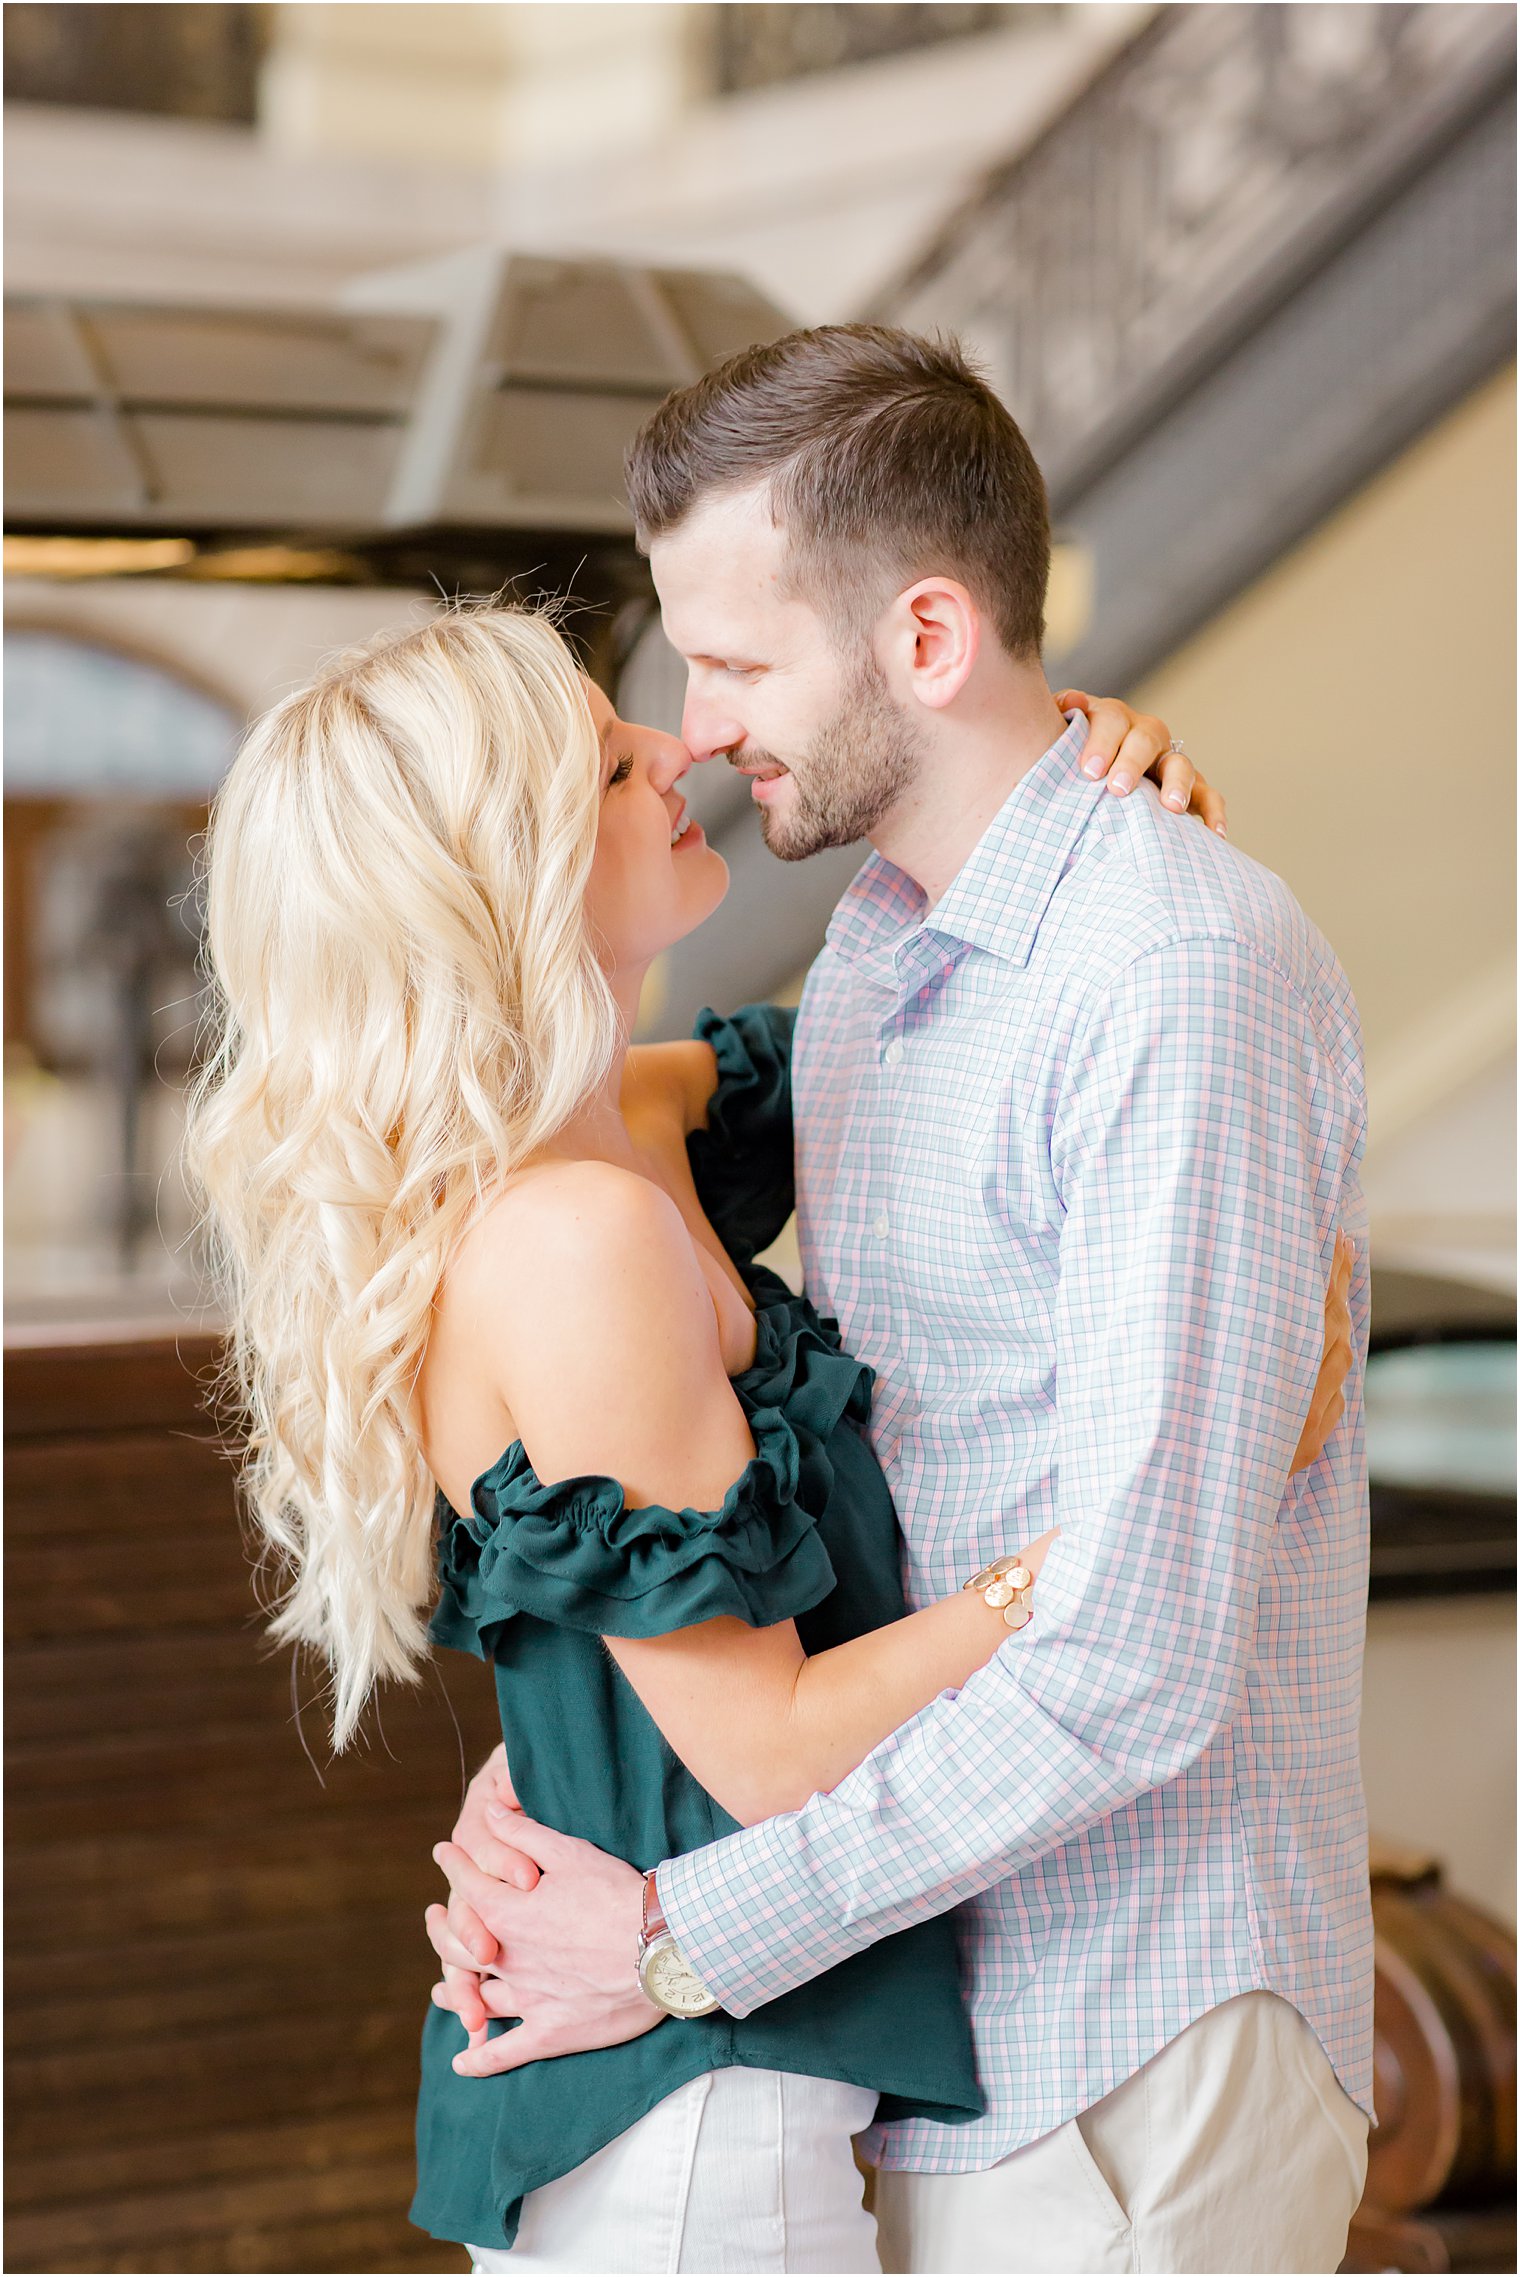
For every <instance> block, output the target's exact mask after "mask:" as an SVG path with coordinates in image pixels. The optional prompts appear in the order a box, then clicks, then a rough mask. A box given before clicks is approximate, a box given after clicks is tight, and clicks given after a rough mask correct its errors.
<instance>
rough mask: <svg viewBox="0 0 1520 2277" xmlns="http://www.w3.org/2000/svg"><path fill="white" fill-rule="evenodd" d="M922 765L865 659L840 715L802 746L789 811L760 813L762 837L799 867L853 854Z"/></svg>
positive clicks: (913, 740) (876, 671) (874, 666)
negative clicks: (837, 851) (843, 851)
mask: <svg viewBox="0 0 1520 2277" xmlns="http://www.w3.org/2000/svg"><path fill="white" fill-rule="evenodd" d="M767 756H768V754H766V753H764V752H755V753H753V754H751V757H752V758H755V759H760V760H762V761H763V760H764V759H765V758H766V757H767ZM922 762H923V747H922V745H921V744H920V742H919V741H918V739H917V737H916V736H915V735H914V734H913V732H912V729H911V728H910V726H909V724H908V722H907V720H906V719H905V718H904V717H903V715H902V713H901V712H900V711H898V709H897V707H896V706H895V705H894V703H893V702H892V699H891V696H890V695H889V694H888V692H887V683H886V679H885V676H884V675H883V673H882V670H881V667H880V665H879V664H878V663H877V661H876V659H875V657H874V656H872V655H871V654H870V652H869V651H867V653H866V655H865V657H864V659H863V660H862V662H861V663H860V664H859V665H858V666H857V668H856V671H855V676H854V678H853V680H852V681H851V683H850V685H849V687H848V688H847V689H846V691H845V694H844V697H843V699H842V700H841V702H840V706H839V709H838V710H837V711H836V712H835V714H834V716H833V718H832V719H831V720H829V721H828V722H827V723H826V724H825V725H824V726H823V727H821V728H820V729H819V731H818V733H817V734H816V735H815V736H814V738H813V740H812V742H811V744H810V745H809V746H808V749H807V752H806V753H805V755H804V757H803V759H802V761H801V767H802V769H803V770H804V771H803V772H800V773H793V774H792V798H791V811H790V812H789V813H787V814H779V813H777V812H776V811H775V809H774V808H772V807H768V806H762V807H761V809H760V832H761V836H762V837H763V838H764V840H765V843H766V845H767V846H768V847H769V848H770V851H771V852H772V853H773V854H775V855H777V856H779V858H780V859H781V860H782V861H783V862H802V861H806V859H807V857H808V855H809V854H818V853H821V852H822V851H823V849H824V847H825V846H853V845H854V843H855V841H856V840H857V839H858V838H864V837H865V836H866V835H867V834H868V832H870V831H871V830H874V828H875V827H876V825H877V823H878V822H880V821H881V819H882V817H883V815H885V814H887V813H889V812H890V810H891V809H892V808H893V807H894V806H895V805H896V804H897V802H898V800H899V799H900V798H901V797H902V796H903V794H904V792H905V791H907V790H908V789H909V788H910V786H911V785H912V784H913V782H914V781H915V780H916V779H917V776H918V770H919V767H920V766H921V764H922ZM789 772H790V770H789Z"/></svg>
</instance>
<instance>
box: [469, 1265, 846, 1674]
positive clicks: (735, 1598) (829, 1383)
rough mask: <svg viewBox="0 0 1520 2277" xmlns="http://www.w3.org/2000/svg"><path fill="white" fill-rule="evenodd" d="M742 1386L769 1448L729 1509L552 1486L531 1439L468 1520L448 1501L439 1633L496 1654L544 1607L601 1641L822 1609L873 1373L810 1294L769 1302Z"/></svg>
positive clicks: (758, 1448)
mask: <svg viewBox="0 0 1520 2277" xmlns="http://www.w3.org/2000/svg"><path fill="white" fill-rule="evenodd" d="M757 1330H758V1337H759V1344H758V1349H757V1355H756V1362H755V1366H754V1367H753V1368H752V1369H750V1370H748V1371H747V1372H746V1375H745V1376H744V1377H743V1378H742V1379H739V1380H738V1382H737V1383H736V1389H738V1390H739V1391H740V1393H741V1397H742V1399H743V1405H744V1407H745V1410H746V1413H747V1415H748V1418H749V1424H750V1431H751V1434H752V1436H753V1438H754V1441H755V1453H754V1456H753V1458H752V1460H751V1461H750V1462H749V1463H748V1464H747V1465H746V1466H745V1468H744V1470H743V1471H742V1473H741V1474H740V1476H739V1477H738V1478H737V1479H736V1480H735V1481H734V1484H733V1485H732V1486H731V1487H730V1489H729V1491H728V1493H727V1494H726V1495H725V1497H724V1499H723V1502H722V1505H721V1507H720V1508H718V1509H716V1510H670V1509H666V1508H665V1507H664V1506H663V1505H661V1504H658V1503H656V1504H649V1505H647V1506H646V1507H645V1508H643V1509H641V1510H631V1509H630V1508H629V1507H628V1504H627V1501H626V1499H625V1497H624V1494H623V1490H622V1488H621V1486H619V1484H618V1483H617V1481H616V1480H615V1479H610V1478H597V1477H585V1478H572V1479H561V1480H559V1481H557V1482H556V1483H555V1484H553V1485H550V1486H546V1485H545V1484H544V1483H543V1481H542V1480H541V1479H540V1478H539V1477H538V1476H537V1474H536V1472H535V1471H534V1469H533V1466H532V1465H531V1463H530V1462H529V1461H528V1458H527V1454H526V1452H525V1451H524V1449H523V1447H522V1446H521V1444H520V1443H519V1444H517V1445H514V1446H512V1447H510V1448H508V1450H507V1452H506V1453H505V1454H504V1455H503V1456H502V1458H501V1460H500V1461H499V1462H498V1463H497V1464H495V1465H494V1466H493V1468H492V1469H490V1470H488V1471H486V1472H485V1473H484V1474H483V1475H482V1476H481V1477H480V1478H479V1479H477V1481H476V1483H475V1488H474V1492H473V1494H472V1496H471V1508H470V1510H469V1512H468V1514H467V1515H461V1513H459V1512H458V1511H456V1510H454V1509H452V1508H451V1506H450V1505H449V1504H448V1503H447V1502H444V1501H442V1500H441V1499H440V1503H439V1513H440V1519H441V1525H440V1530H439V1543H438V1564H439V1578H440V1580H441V1583H442V1591H441V1595H440V1597H439V1601H438V1607H437V1610H436V1612H435V1614H434V1616H433V1622H432V1634H433V1637H434V1639H435V1641H436V1642H437V1643H439V1644H444V1645H451V1646H453V1647H455V1648H456V1649H457V1650H460V1651H464V1652H472V1653H475V1654H477V1655H478V1656H479V1657H480V1658H481V1659H485V1660H488V1659H490V1658H491V1657H492V1653H493V1650H494V1647H495V1644H496V1641H497V1639H498V1638H499V1637H500V1635H501V1632H502V1630H503V1629H504V1627H505V1625H506V1624H507V1622H508V1621H510V1620H512V1619H513V1618H514V1616H516V1615H518V1614H523V1613H525V1614H531V1615H533V1616H535V1617H536V1618H537V1619H539V1620H542V1621H548V1622H551V1623H553V1624H555V1625H556V1626H558V1627H561V1628H571V1629H582V1630H587V1631H590V1632H591V1633H593V1634H595V1635H598V1636H612V1637H657V1636H667V1635H669V1634H670V1633H671V1632H672V1631H673V1630H676V1629H685V1628H691V1627H692V1626H694V1625H695V1623H697V1622H698V1621H711V1620H714V1619H716V1618H717V1617H718V1616H719V1615H720V1614H731V1615H733V1616H735V1617H736V1618H737V1619H739V1620H741V1621H744V1622H746V1623H747V1624H748V1625H749V1626H750V1627H752V1628H768V1627H770V1626H771V1625H772V1624H773V1623H775V1622H777V1621H784V1620H788V1619H791V1618H794V1617H795V1616H796V1615H797V1614H800V1613H806V1612H808V1611H810V1610H811V1608H812V1607H813V1606H815V1605H817V1604H820V1603H821V1602H822V1600H823V1599H824V1598H825V1597H827V1596H828V1594H829V1592H830V1590H831V1589H832V1588H833V1587H834V1579H835V1576H834V1568H833V1565H832V1563H831V1561H830V1558H829V1554H828V1551H827V1549H826V1548H825V1546H824V1543H823V1540H822V1537H821V1536H820V1534H819V1532H818V1521H819V1519H820V1517H821V1516H822V1514H823V1512H824V1511H825V1509H826V1508H827V1505H828V1498H829V1495H830V1493H831V1492H832V1490H833V1485H834V1467H833V1464H832V1462H831V1461H830V1459H829V1452H828V1440H829V1437H830V1435H831V1434H832V1432H833V1430H834V1428H835V1426H836V1425H837V1424H838V1422H839V1421H840V1419H841V1418H842V1417H843V1416H845V1415H847V1414H848V1415H851V1416H853V1417H854V1418H855V1419H856V1420H858V1421H863V1420H864V1418H865V1417H866V1415H868V1414H869V1412H870V1389H871V1372H870V1370H869V1369H868V1368H866V1367H863V1366H862V1365H861V1364H860V1363H859V1362H857V1361H854V1360H851V1359H848V1358H847V1357H846V1356H845V1355H844V1354H843V1353H842V1352H840V1350H839V1349H838V1347H837V1345H836V1344H834V1343H833V1342H832V1341H831V1339H830V1338H829V1336H828V1333H827V1330H826V1329H825V1328H824V1325H823V1324H822V1323H820V1322H818V1321H817V1320H816V1319H815V1317H814V1316H813V1315H811V1313H809V1312H808V1310H807V1308H806V1307H805V1306H804V1305H803V1304H802V1303H801V1302H800V1301H794V1302H793V1304H792V1305H791V1306H778V1307H776V1308H775V1309H774V1310H771V1311H768V1312H765V1311H763V1312H762V1313H761V1315H760V1317H759V1320H758V1322H757Z"/></svg>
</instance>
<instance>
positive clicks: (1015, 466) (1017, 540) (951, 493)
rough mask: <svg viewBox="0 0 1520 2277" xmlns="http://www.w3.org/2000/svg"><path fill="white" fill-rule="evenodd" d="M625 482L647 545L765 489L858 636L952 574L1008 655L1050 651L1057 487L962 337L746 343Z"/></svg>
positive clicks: (807, 566) (679, 394)
mask: <svg viewBox="0 0 1520 2277" xmlns="http://www.w3.org/2000/svg"><path fill="white" fill-rule="evenodd" d="M627 474H628V495H629V497H630V499H631V500H632V502H633V513H634V522H635V525H636V528H637V531H638V538H639V543H640V545H641V546H643V547H644V548H645V549H646V550H647V548H648V546H649V544H650V541H651V540H652V539H654V538H658V537H663V536H664V535H665V534H666V533H667V532H668V531H670V530H673V529H675V528H676V527H677V526H678V525H679V524H680V523H681V522H683V521H684V520H685V518H686V516H687V515H688V514H689V513H690V512H691V510H692V508H693V507H694V506H695V505H696V504H697V502H698V501H699V499H702V498H705V497H707V496H709V495H710V494H712V493H714V492H718V491H724V490H740V489H747V488H749V487H750V486H751V485H753V484H756V483H760V482H768V483H769V486H770V503H771V509H772V512H773V513H774V515H775V518H776V520H777V522H778V523H779V524H780V525H781V527H782V528H783V529H784V530H785V532H786V537H787V545H788V551H789V554H790V558H791V563H792V574H793V576H794V577H795V579H796V581H797V583H798V585H799V587H800V589H801V590H803V591H804V592H805V593H806V594H807V595H808V596H809V598H816V597H819V596H822V597H824V599H823V603H822V605H824V606H825V607H826V608H828V609H829V610H830V611H832V612H835V613H838V612H840V611H841V609H842V611H843V613H844V614H845V615H846V616H847V617H849V618H852V619H853V620H854V621H855V623H856V624H857V625H859V624H862V623H869V622H870V621H872V620H873V619H874V617H875V616H876V614H877V613H878V611H879V610H880V609H881V608H882V607H884V606H885V603H886V600H887V598H888V591H887V586H888V582H889V580H890V579H892V578H896V579H897V580H898V582H899V587H900V586H901V585H904V584H910V583H912V581H913V580H914V579H915V578H918V577H928V576H932V575H934V574H936V573H938V574H940V575H945V576H953V577H955V578H957V579H959V581H960V582H961V583H962V584H963V585H965V586H966V587H967V589H968V590H969V591H970V593H971V594H972V596H973V598H974V599H975V600H976V601H977V602H979V603H980V605H981V606H982V607H983V608H984V609H985V610H986V611H987V612H988V614H989V616H990V617H991V619H992V622H993V624H994V625H995V627H996V628H997V633H998V637H999V639H1000V640H1001V641H1002V643H1003V646H1004V647H1005V648H1006V649H1007V650H1008V651H1009V653H1010V655H1013V656H1016V657H1031V656H1038V654H1039V651H1040V643H1041V640H1042V638H1043V636H1044V629H1045V625H1044V618H1045V587H1046V582H1047V580H1048V578H1049V575H1050V512H1049V508H1048V506H1047V504H1046V499H1045V484H1044V482H1043V480H1042V479H1041V475H1040V470H1039V468H1038V467H1037V466H1036V465H1035V462H1034V458H1033V456H1032V454H1031V452H1030V449H1029V445H1028V444H1027V443H1026V442H1025V440H1024V438H1023V436H1022V435H1021V434H1020V433H1019V430H1018V428H1017V427H1016V426H1015V424H1014V422H1013V420H1012V418H1011V417H1010V415H1009V413H1008V411H1007V409H1006V408H1005V406H1004V405H1003V404H1001V403H1000V402H999V401H998V399H997V397H996V396H995V395H994V394H993V392H992V390H991V388H989V387H988V386H987V384H986V382H985V381H984V380H983V379H982V378H981V377H980V376H979V374H978V373H977V372H976V371H975V370H974V369H973V368H972V366H971V364H970V363H969V362H968V361H967V358H966V356H965V354H964V352H963V350H962V349H961V347H960V344H959V343H958V342H957V341H954V340H944V339H936V340H928V339H923V338H921V337H920V336H919V335H918V334H917V333H913V332H900V331H897V330H896V329H894V328H893V327H890V326H888V325H882V324H823V325H819V326H818V327H817V328H816V329H815V330H813V331H809V332H789V333H788V334H787V335H786V337H785V338H784V339H781V340H773V341H771V342H769V343H768V344H767V345H766V346H764V347H759V348H746V349H745V350H744V351H743V352H742V353H741V354H739V355H737V356H730V357H729V359H728V361H727V362H726V363H723V364H719V365H718V366H717V368H716V369H715V370H713V371H710V372H708V373H707V374H706V375H705V377H704V378H702V379H699V380H696V381H694V382H693V383H692V385H691V386H689V387H683V388H678V389H677V390H676V392H675V393H674V394H673V395H669V396H667V397H666V399H665V401H664V402H663V403H662V404H661V405H660V407H659V409H658V410H657V411H656V412H654V413H653V414H652V415H651V416H650V417H649V418H648V419H647V420H646V421H645V422H644V425H643V426H642V427H641V428H640V430H639V432H638V434H637V436H636V437H635V438H634V442H633V445H632V447H631V449H630V450H629V453H628V461H627ZM852 554H853V555H854V556H855V557H856V560H857V562H858V568H852V565H851V562H850V560H849V556H850V555H852Z"/></svg>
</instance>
